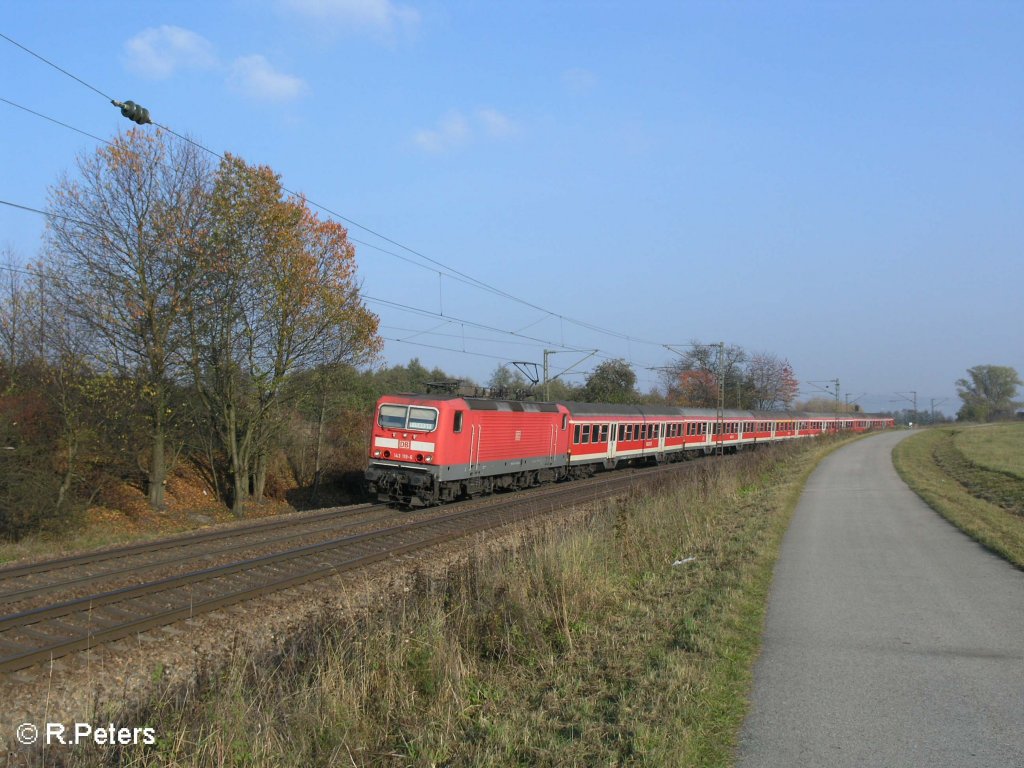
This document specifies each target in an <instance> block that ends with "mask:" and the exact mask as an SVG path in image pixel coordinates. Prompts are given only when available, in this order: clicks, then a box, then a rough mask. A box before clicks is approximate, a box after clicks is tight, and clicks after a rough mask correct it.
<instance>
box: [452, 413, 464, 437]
mask: <svg viewBox="0 0 1024 768" xmlns="http://www.w3.org/2000/svg"><path fill="white" fill-rule="evenodd" d="M461 431H462V411H456V412H455V424H454V425H453V426H452V432H461Z"/></svg>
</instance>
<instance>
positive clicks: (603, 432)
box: [601, 424, 608, 443]
mask: <svg viewBox="0 0 1024 768" xmlns="http://www.w3.org/2000/svg"><path fill="white" fill-rule="evenodd" d="M601 442H602V443H607V442H608V425H607V424H605V425H604V426H603V427H601Z"/></svg>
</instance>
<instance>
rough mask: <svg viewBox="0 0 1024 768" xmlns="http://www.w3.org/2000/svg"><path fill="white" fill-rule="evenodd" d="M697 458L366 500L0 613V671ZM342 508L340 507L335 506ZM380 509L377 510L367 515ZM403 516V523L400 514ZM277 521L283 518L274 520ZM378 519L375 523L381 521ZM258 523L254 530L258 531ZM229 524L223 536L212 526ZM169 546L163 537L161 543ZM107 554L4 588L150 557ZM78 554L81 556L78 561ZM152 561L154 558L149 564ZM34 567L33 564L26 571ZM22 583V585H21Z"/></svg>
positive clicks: (589, 495) (209, 537)
mask: <svg viewBox="0 0 1024 768" xmlns="http://www.w3.org/2000/svg"><path fill="white" fill-rule="evenodd" d="M693 466H694V465H687V464H684V465H670V466H667V467H657V468H651V469H646V470H638V471H635V472H632V473H628V474H627V473H624V472H615V473H608V474H601V475H598V476H597V477H596V478H593V479H591V480H588V481H584V482H575V483H566V484H559V485H554V486H545V487H542V488H539V489H535V490H533V491H531V492H529V493H517V494H513V495H510V496H506V495H501V496H490V497H487V498H486V499H484V500H479V501H474V502H465V503H461V504H458V505H449V506H448V507H444V508H435V509H433V510H431V511H430V514H420V515H419V516H417V518H416V519H410V516H409V514H408V513H396V512H395V511H394V510H389V511H387V512H383V511H382V508H381V507H376V506H375V507H370V508H365V509H364V510H363V511H364V512H366V513H367V514H365V515H363V517H364V518H366V519H364V520H362V521H361V523H360V525H362V526H363V527H364V528H365V527H368V528H369V529H368V530H360V531H358V532H354V531H353V530H352V528H353V526H349V528H348V530H346V531H343V532H342V533H341V535H337V532H335V535H329V536H327V537H325V538H321V539H320V540H317V541H314V542H311V543H304V544H301V545H300V546H292V547H288V548H284V549H280V548H275V549H274V551H271V552H266V553H263V554H256V555H252V556H249V557H241V558H238V559H233V560H231V561H230V562H222V563H219V564H217V565H214V566H211V567H206V568H197V569H191V570H187V571H185V572H183V573H176V574H173V575H170V576H166V577H164V578H156V579H151V580H146V581H143V582H141V583H133V584H129V585H127V586H122V587H119V588H113V589H107V590H104V591H99V592H91V593H89V594H82V595H79V596H77V597H74V598H73V599H67V600H62V601H61V602H57V603H50V604H45V605H37V606H35V607H31V608H28V609H25V610H20V611H17V612H15V613H8V614H6V615H3V616H0V671H2V672H11V671H14V670H18V669H23V668H25V667H29V666H32V665H34V664H38V663H40V662H46V661H49V660H51V659H54V658H58V657H60V656H63V655H66V654H69V653H74V652H76V651H82V650H86V649H89V648H93V647H95V646H98V645H100V644H102V643H106V642H111V641H114V640H118V639H121V638H125V637H130V636H133V635H136V634H138V633H142V632H145V631H147V630H150V629H154V628H156V627H161V626H165V625H168V624H172V623H175V622H178V621H182V620H185V619H190V618H193V617H195V616H198V615H200V614H203V613H208V612H211V611H215V610H218V609H220V608H224V607H227V606H231V605H234V604H237V603H241V602H243V601H246V600H251V599H253V598H256V597H260V596H262V595H266V594H269V593H272V592H277V591H280V590H284V589H289V588H292V587H296V586H299V585H302V584H306V583H308V582H311V581H314V580H317V579H322V578H326V577H329V576H333V575H337V574H340V573H344V572H346V571H352V570H355V569H359V568H364V567H366V566H369V565H371V564H373V563H377V562H381V561H383V560H387V559H389V558H394V557H398V556H400V555H403V554H407V553H410V552H413V551H416V550H422V549H426V548H429V547H433V546H436V545H439V544H442V543H444V542H447V541H451V540H453V539H456V538H460V537H464V536H468V535H471V534H474V533H480V532H483V531H486V530H489V529H493V528H497V527H500V526H503V525H506V524H508V523H511V522H516V521H522V520H526V519H529V518H531V517H535V516H538V515H542V514H546V513H549V512H551V511H554V510H556V509H558V508H560V507H563V506H566V505H569V504H582V503H588V502H591V501H594V500H597V499H599V498H602V497H605V496H608V495H611V494H615V493H619V492H623V491H625V490H629V489H630V488H631V487H634V486H637V485H639V484H641V483H646V482H649V480H650V479H651V476H652V475H658V474H663V473H666V472H677V473H678V472H681V471H682V472H686V471H687V469H688V468H691V469H692V468H693ZM335 514H337V513H335ZM313 518H317V519H316V520H315V522H323V521H331V520H332V513H322V514H321V515H316V516H310V518H307V519H304V520H302V521H301V523H304V524H308V523H309V522H310V521H311V520H313ZM370 518H375V519H370ZM396 520H398V521H399V522H396ZM288 522H291V523H292V525H293V526H294V525H295V524H296V523H297V521H295V520H292V521H268V523H267V524H265V525H259V526H257V528H258V530H259V531H260V532H263V533H266V532H268V531H276V530H279V529H282V528H283V529H286V531H285V535H283V536H277V537H275V538H274V539H272V540H270V541H264V542H262V544H261V545H260V546H263V547H266V546H268V545H277V544H280V543H282V542H284V541H286V540H292V539H296V538H298V537H301V536H304V535H307V533H306V532H296V531H287V528H288ZM277 523H280V524H277ZM374 526H376V527H374ZM253 532H254V531H253V530H251V529H250V530H248V534H252V533H253ZM216 533H222V534H224V535H223V536H217V535H214V534H216ZM230 534H231V531H225V532H210V533H209V534H199V535H195V536H192V537H179V539H176V540H173V541H171V542H162V543H161V542H151V543H148V544H144V545H137V546H133V547H125V548H121V553H120V554H121V555H122V556H127V557H132V556H137V555H140V554H142V553H143V552H144V551H145V552H150V553H152V552H158V553H159V552H166V551H167V550H168V549H173V548H176V547H178V548H180V547H188V546H192V545H195V544H199V543H202V544H210V543H211V542H212V543H214V544H216V545H217V546H219V547H220V549H219V550H218V551H219V552H220V553H222V554H223V553H225V552H228V551H234V550H238V549H241V548H243V547H247V546H250V545H249V544H243V543H239V542H235V543H234V544H232V545H230V546H224V540H225V539H230V538H231V535H230ZM164 545H166V546H164ZM98 554H102V555H108V557H105V558H101V559H100V560H97V561H87V560H83V559H82V558H89V557H91V556H89V555H86V556H82V558H62V559H61V560H60V561H52V562H51V565H52V564H54V563H57V565H56V567H55V568H51V569H50V570H49V571H47V570H46V569H45V568H44V567H43V566H44V564H36V565H32V566H25V567H21V568H9V569H3V570H0V590H4V591H2V592H0V597H2V596H3V595H8V596H11V595H14V594H16V593H17V592H16V591H15V590H12V589H11V588H10V587H9V585H8V579H9V578H10V577H11V575H12V574H16V576H17V577H23V576H26V575H29V574H30V573H40V572H42V573H47V572H48V573H54V572H56V571H58V570H60V569H61V568H69V567H71V568H74V567H77V566H81V565H83V564H89V563H90V562H105V563H107V564H108V565H109V564H110V563H114V564H118V563H120V564H119V565H117V567H116V568H113V569H111V570H108V573H107V575H108V576H110V575H111V574H122V573H123V572H125V571H127V570H130V571H132V572H133V573H136V572H139V570H140V569H144V568H146V567H147V566H145V565H142V564H131V565H125V561H124V560H121V559H118V558H117V557H110V556H109V555H110V554H111V552H109V551H108V552H106V553H98ZM208 554H209V553H201V554H199V555H194V554H192V553H189V554H188V555H186V556H185V557H184V558H180V562H182V563H194V562H195V561H196V559H197V558H199V559H201V558H203V557H205V556H207V555H208ZM73 561H74V562H73ZM150 567H152V566H150ZM29 569H35V570H29ZM103 578H104V575H103V574H94V575H77V576H75V577H74V579H73V581H74V583H75V584H77V585H80V584H82V583H83V582H88V583H95V582H96V581H99V580H102V579H103ZM69 583H71V582H69V581H68V580H64V581H60V580H54V581H53V582H52V583H50V584H49V585H47V586H44V585H37V586H36V587H31V588H30V589H37V590H40V591H37V592H36V593H35V594H36V595H40V594H47V592H45V591H43V590H49V592H48V593H49V594H53V593H54V592H58V591H59V590H61V589H62V588H65V587H66V585H67V584H69ZM24 591H25V588H24V587H23V588H22V589H21V592H24Z"/></svg>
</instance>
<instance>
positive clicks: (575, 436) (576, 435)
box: [572, 424, 580, 445]
mask: <svg viewBox="0 0 1024 768" xmlns="http://www.w3.org/2000/svg"><path fill="white" fill-rule="evenodd" d="M572 441H573V442H574V443H575V444H576V445H579V444H580V425H579V424H577V425H576V426H574V427H573V428H572Z"/></svg>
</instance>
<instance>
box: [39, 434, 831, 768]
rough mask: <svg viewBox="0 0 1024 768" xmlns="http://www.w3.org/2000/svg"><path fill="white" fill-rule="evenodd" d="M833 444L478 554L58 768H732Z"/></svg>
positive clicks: (180, 693)
mask: <svg viewBox="0 0 1024 768" xmlns="http://www.w3.org/2000/svg"><path fill="white" fill-rule="evenodd" d="M835 446H836V443H835V442H831V441H827V442H815V443H812V444H799V445H785V446H777V447H775V448H774V449H772V450H768V451H759V452H756V453H752V454H746V455H743V456H740V457H737V458H736V459H735V460H732V461H728V462H724V461H716V460H706V461H702V462H700V464H699V465H697V467H696V470H697V471H696V476H695V477H693V478H692V479H690V480H688V481H687V482H685V483H682V482H678V481H675V482H663V483H661V484H660V485H658V486H657V487H655V488H648V489H645V490H644V491H643V492H642V493H636V494H634V495H632V496H630V497H628V498H622V499H619V500H616V501H613V502H608V503H606V504H604V505H602V506H600V507H598V508H595V509H593V510H590V511H587V512H581V513H579V514H577V515H575V516H574V517H573V524H571V525H569V524H565V523H563V524H561V525H559V524H553V525H551V526H549V527H548V528H547V530H546V531H545V532H544V535H543V536H539V537H527V536H524V537H522V538H521V539H520V540H518V541H517V542H515V545H514V546H510V548H509V549H508V550H507V551H505V552H504V553H503V554H502V555H500V556H494V555H490V554H487V550H485V549H484V548H483V547H481V549H480V551H479V552H478V553H477V556H475V557H472V558H471V559H470V561H469V562H468V564H465V565H463V566H460V567H458V568H455V569H453V570H451V571H450V572H449V573H448V574H447V575H446V576H445V577H444V578H435V577H429V576H422V577H421V578H420V579H418V580H417V582H416V586H415V588H413V589H412V590H411V591H410V592H409V593H407V595H406V596H405V597H404V598H403V599H402V600H400V601H396V602H395V603H393V604H392V605H391V607H390V608H389V609H388V610H381V611H380V612H379V613H378V614H376V615H360V616H340V615H337V614H335V613H328V614H324V615H320V616H316V617H313V618H312V619H311V620H310V622H309V624H308V629H307V631H305V632H303V633H301V635H299V636H296V637H295V638H294V639H293V640H292V642H291V644H290V646H289V648H288V650H287V652H285V653H283V654H279V655H277V656H275V657H273V658H255V657H252V656H248V655H247V654H238V661H237V662H236V663H234V664H232V665H231V666H229V667H228V668H227V669H224V670H219V671H217V672H216V673H215V674H213V675H211V676H208V677H204V676H202V675H200V676H198V677H197V682H196V684H195V685H193V686H191V687H190V688H188V689H187V690H182V689H176V690H166V691H164V692H163V693H161V694H159V695H156V696H155V697H154V698H153V700H151V701H149V702H148V703H146V704H144V705H143V706H142V707H141V708H138V707H136V708H133V709H131V710H126V711H124V712H121V713H120V714H117V715H110V714H109V713H106V714H107V716H106V717H101V718H99V719H100V721H101V722H104V723H106V722H107V721H108V719H110V720H113V721H114V722H115V723H116V722H118V721H120V722H123V723H125V724H127V725H129V726H141V725H147V726H151V727H153V728H154V729H155V732H156V733H157V734H158V735H159V740H158V743H157V744H156V745H154V746H153V747H148V748H135V747H129V748H124V749H122V750H121V751H117V752H110V751H102V752H98V751H79V752H74V753H71V754H70V756H69V760H70V762H71V763H72V764H75V765H96V764H117V765H140V766H143V765H144V766H163V765H174V766H207V765H229V766H243V765H244V766H271V765H273V766H292V765H294V766H318V765H396V766H397V765H402V766H404V765H423V766H430V765H450V766H505V765H531V766H534V765H539V766H547V765H550V766H555V765H557V766H572V765H579V766H591V765H646V766H679V765H700V766H725V765H730V764H731V763H732V760H733V754H734V750H735V745H736V739H737V736H738V732H739V728H740V726H741V724H742V721H743V717H744V715H745V713H746V707H747V694H748V692H749V689H750V685H751V679H752V669H753V663H754V660H755V658H756V654H757V651H758V648H759V645H760V634H761V629H762V625H763V620H764V612H765V604H766V599H767V594H768V588H769V584H770V580H771V573H772V566H773V564H774V562H775V558H776V556H777V553H778V548H779V543H780V541H781V537H782V534H783V532H784V530H785V527H786V525H787V523H788V520H789V518H790V515H791V512H792V510H793V508H794V507H795V503H796V500H797V498H798V497H799V493H800V490H801V489H802V487H803V484H804V481H805V480H806V478H807V476H808V475H809V474H810V472H811V470H812V469H813V467H814V466H815V465H816V463H817V462H818V460H820V458H821V457H822V456H824V455H825V454H826V453H828V452H829V451H830V450H832V449H833V448H834V447H835ZM688 558H693V559H689V560H688ZM684 560H685V561H686V562H680V561H684ZM49 759H50V760H51V761H52V759H53V756H52V755H51V756H50V757H49Z"/></svg>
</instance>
